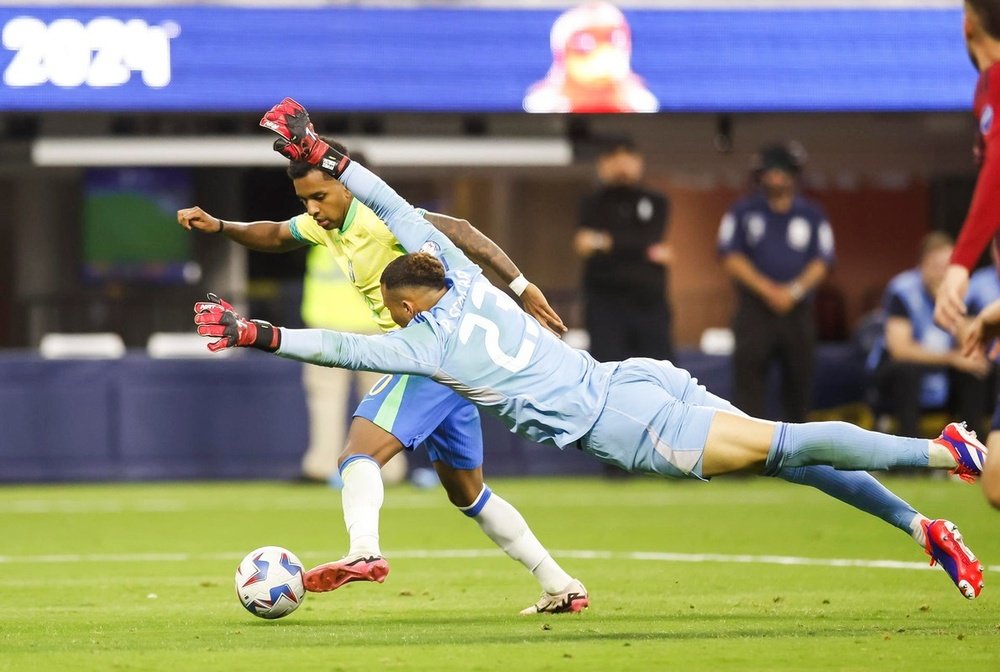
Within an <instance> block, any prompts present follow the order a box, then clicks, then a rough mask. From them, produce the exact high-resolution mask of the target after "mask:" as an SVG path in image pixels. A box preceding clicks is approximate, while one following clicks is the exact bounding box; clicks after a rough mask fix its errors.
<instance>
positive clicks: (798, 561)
mask: <svg viewBox="0 0 1000 672" xmlns="http://www.w3.org/2000/svg"><path fill="white" fill-rule="evenodd" d="M243 555H244V554H243V553H241V552H235V551H234V552H228V553H222V552H220V553H85V554H72V553H67V554H59V555H0V564H43V563H71V562H191V561H196V560H220V561H221V560H227V561H234V562H235V561H239V559H240V558H241V557H243ZM298 555H300V556H307V557H309V556H319V557H330V558H336V557H339V554H338V553H336V552H333V551H303V552H301V553H298ZM552 555H553V556H555V557H559V558H573V559H575V560H638V561H644V562H717V563H721V564H731V565H799V566H804V567H866V568H875V569H918V570H928V569H933V567H931V565H929V564H928V563H926V562H912V561H903V560H863V559H860V558H803V557H798V556H791V555H726V554H722V553H667V552H662V553H660V552H647V551H632V552H624V551H596V550H569V551H553V552H552ZM386 557H388V558H389V559H390V560H391V559H393V558H399V559H408V560H455V559H477V558H500V557H504V554H503V553H501V552H500V551H493V550H483V549H450V550H449V549H442V550H400V551H392V552H390V553H388V554H387V556H386ZM985 569H986V570H987V571H990V572H1000V565H989V566H986V567H985Z"/></svg>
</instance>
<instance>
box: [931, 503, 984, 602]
mask: <svg viewBox="0 0 1000 672" xmlns="http://www.w3.org/2000/svg"><path fill="white" fill-rule="evenodd" d="M923 526H924V535H925V536H926V538H927V546H926V547H925V548H924V550H926V551H927V555H929V556H931V566H932V567H933V566H934V565H936V564H940V565H941V568H942V569H943V570H944V571H946V572H948V576H950V577H951V580H952V581H954V582H955V585H956V586H958V590H959V592H961V593H962V595H964V596H965V597H967V598H968V599H970V600H974V599H976V598H977V597H979V593H980V592H981V591H982V590H983V565H982V563H980V562H979V560H977V559H976V556H975V554H974V553H973V552H972V551H971V550H970V549H969V547H968V546H966V545H965V543H964V542H963V541H962V534H961V533H960V532H959V531H958V528H957V527H955V523H952V522H949V521H947V520H941V519H938V520H926V521H924V522H923Z"/></svg>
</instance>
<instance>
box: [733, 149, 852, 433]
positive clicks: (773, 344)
mask: <svg viewBox="0 0 1000 672" xmlns="http://www.w3.org/2000/svg"><path fill="white" fill-rule="evenodd" d="M802 157H803V153H802V152H801V150H800V149H798V148H797V147H795V146H785V145H774V146H770V147H765V148H764V149H762V150H761V151H760V152H759V153H758V154H757V155H756V157H755V163H754V177H755V181H756V182H757V184H758V187H759V188H758V189H757V190H756V191H755V192H754V193H752V194H751V195H750V196H748V197H746V198H744V199H743V200H741V201H738V202H737V203H736V204H734V205H733V206H732V208H730V210H729V212H727V213H726V215H725V216H724V217H723V218H722V224H721V226H720V227H719V243H718V249H719V254H720V256H721V257H722V264H723V266H724V267H725V269H726V272H727V273H729V275H730V276H732V278H733V279H734V280H735V282H736V288H737V308H736V315H735V317H734V319H733V335H734V337H735V341H736V349H735V352H734V353H733V392H734V399H733V401H734V402H735V404H736V405H737V406H738V407H739V408H740V409H742V410H743V411H745V412H746V413H749V414H750V415H752V416H754V417H766V416H765V413H766V408H765V400H766V383H767V378H768V375H767V374H768V371H769V370H770V367H771V365H772V364H773V363H777V364H779V365H780V367H781V374H782V375H781V381H782V385H781V397H782V404H783V407H784V409H783V415H782V418H781V419H783V420H786V421H789V422H804V421H805V419H806V413H807V412H808V410H809V401H810V397H811V390H812V370H813V350H814V345H815V325H814V322H813V306H812V303H813V302H812V290H813V288H814V287H816V285H818V284H819V283H820V282H821V281H822V280H823V278H824V277H825V276H826V274H827V272H828V270H829V268H830V265H831V264H832V263H833V247H834V245H833V231H832V229H831V228H830V223H829V222H828V221H827V217H826V215H825V214H824V212H823V210H822V208H820V207H819V206H818V205H817V204H815V203H813V202H811V201H809V200H808V199H806V198H804V197H803V196H801V195H800V194H799V193H798V185H797V179H798V176H799V174H800V172H801V170H802V163H803V158H802Z"/></svg>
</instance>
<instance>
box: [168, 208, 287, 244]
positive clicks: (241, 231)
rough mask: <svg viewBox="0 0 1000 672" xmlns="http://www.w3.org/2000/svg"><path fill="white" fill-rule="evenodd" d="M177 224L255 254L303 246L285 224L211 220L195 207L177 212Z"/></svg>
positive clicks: (206, 214) (210, 217)
mask: <svg viewBox="0 0 1000 672" xmlns="http://www.w3.org/2000/svg"><path fill="white" fill-rule="evenodd" d="M177 223H178V224H180V225H181V226H182V227H183V228H185V229H187V230H188V231H201V232H203V233H221V234H223V235H224V236H226V237H227V238H229V239H230V240H232V241H235V242H237V243H239V244H240V245H242V246H244V247H248V248H250V249H251V250H257V251H258V252H288V251H289V250H294V249H296V248H299V247H302V246H303V245H305V243H303V242H302V241H300V240H297V239H296V238H295V237H294V236H293V235H292V232H291V229H290V227H289V225H288V222H269V221H259V222H232V221H228V220H222V219H219V218H218V217H213V216H212V215H210V214H208V213H207V212H205V211H204V210H202V209H201V208H199V207H198V206H194V207H193V208H184V209H183V210H178V211H177Z"/></svg>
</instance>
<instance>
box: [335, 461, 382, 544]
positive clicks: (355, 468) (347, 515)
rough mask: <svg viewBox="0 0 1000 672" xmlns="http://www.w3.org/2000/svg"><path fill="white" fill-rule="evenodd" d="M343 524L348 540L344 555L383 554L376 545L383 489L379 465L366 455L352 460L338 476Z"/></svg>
mask: <svg viewBox="0 0 1000 672" xmlns="http://www.w3.org/2000/svg"><path fill="white" fill-rule="evenodd" d="M340 477H341V478H342V479H343V480H344V489H343V490H341V500H342V502H343V504H344V525H345V526H347V534H348V536H349V537H350V539H351V547H350V550H349V551H348V552H347V555H382V551H381V550H380V549H379V546H378V514H379V509H381V508H382V500H383V498H384V495H385V490H384V488H383V486H382V472H381V470H380V469H379V466H378V462H376V461H375V460H373V459H372V458H370V457H368V456H358V457H351V458H349V459H348V461H347V466H345V467H344V469H343V470H342V471H341V473H340Z"/></svg>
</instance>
